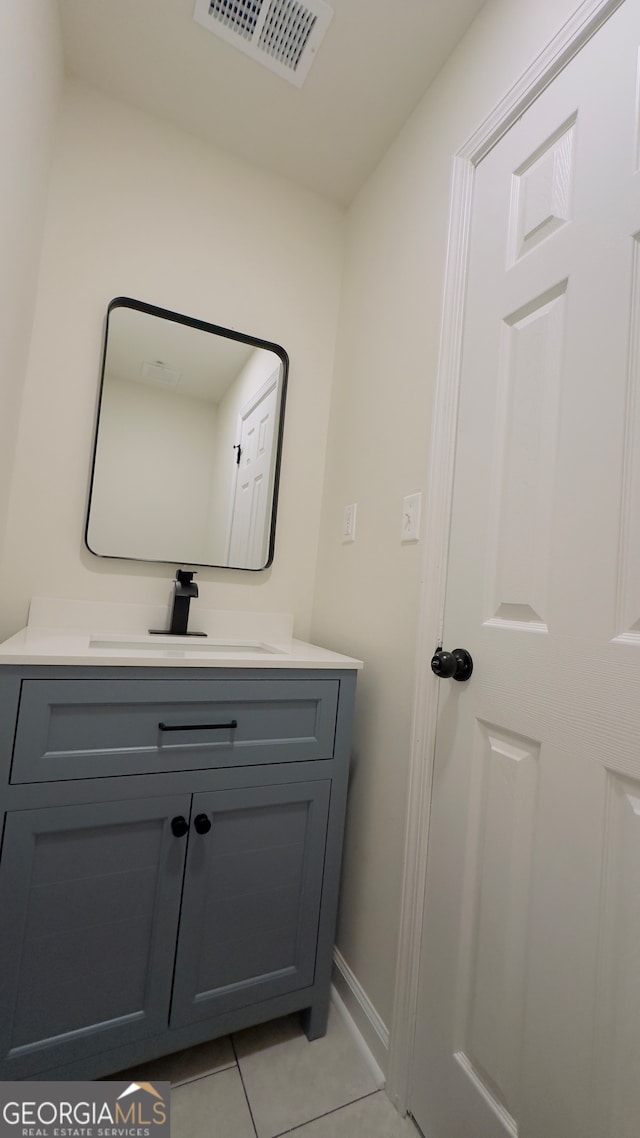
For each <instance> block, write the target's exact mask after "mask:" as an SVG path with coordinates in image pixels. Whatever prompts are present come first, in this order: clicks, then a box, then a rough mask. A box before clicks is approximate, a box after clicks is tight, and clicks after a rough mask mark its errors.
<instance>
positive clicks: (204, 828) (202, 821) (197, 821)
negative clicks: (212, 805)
mask: <svg viewBox="0 0 640 1138" xmlns="http://www.w3.org/2000/svg"><path fill="white" fill-rule="evenodd" d="M193 824H194V826H195V828H196V831H197V833H198V834H208V833H209V830H210V829H211V819H210V818H208V817H207V815H206V814H196V816H195V818H194V819H193Z"/></svg>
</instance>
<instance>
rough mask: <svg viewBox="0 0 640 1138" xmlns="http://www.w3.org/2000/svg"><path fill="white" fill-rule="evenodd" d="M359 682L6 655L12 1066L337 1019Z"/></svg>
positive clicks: (5, 989)
mask: <svg viewBox="0 0 640 1138" xmlns="http://www.w3.org/2000/svg"><path fill="white" fill-rule="evenodd" d="M354 684H355V673H351V672H333V673H329V674H327V673H326V672H323V673H321V672H315V673H309V672H304V671H303V672H300V673H299V674H297V675H296V674H294V673H291V672H288V673H286V675H281V676H279V677H278V678H274V674H273V672H267V670H266V669H265V670H263V671H260V672H259V671H246V672H239V671H234V672H233V673H231V672H225V673H222V674H219V673H218V670H216V674H215V678H214V677H213V676H212V671H211V670H205V669H193V670H191V669H190V670H180V671H178V670H177V669H176V670H173V669H172V670H171V672H170V673H168V672H167V671H166V670H165V669H163V670H162V678H161V679H160V680H159V679H158V670H157V669H153V668H148V669H142V668H138V669H126V670H125V669H121V668H118V669H115V668H112V669H104V668H100V669H98V668H92V669H88V668H84V669H79V668H44V667H39V668H38V667H26V666H25V667H17V666H16V667H13V668H12V667H10V666H4V667H1V668H0V707H1V709H2V714H1V716H0V761H1V762H2V766H3V768H4V778H3V780H2V784H1V785H0V825H1V824H2V823H4V825H3V836H2V847H1V855H0V1079H23V1078H27V1079H28V1078H49V1077H51V1078H54V1079H56V1078H96V1077H99V1076H101V1075H109V1074H113V1073H114V1072H116V1071H118V1070H120V1069H122V1068H123V1067H126V1066H129V1065H131V1064H134V1063H137V1062H142V1061H145V1060H150V1059H153V1058H154V1057H157V1056H159V1055H162V1054H165V1053H167V1052H170V1051H174V1050H179V1049H181V1048H183V1047H187V1046H190V1045H192V1044H194V1043H197V1042H201V1041H203V1040H205V1039H208V1038H213V1037H215V1036H216V1035H221V1034H226V1033H227V1032H229V1031H232V1030H236V1029H239V1028H241V1027H245V1026H249V1025H250V1024H252V1023H257V1022H260V1021H262V1020H265V1019H269V1018H272V1017H275V1016H278V1015H283V1014H287V1013H289V1012H292V1011H298V1010H299V1011H303V1012H304V1013H305V1025H306V1028H307V1032H308V1034H309V1036H310V1038H313V1037H315V1036H317V1035H321V1034H323V1032H324V1030H325V1025H326V1014H327V1009H328V996H329V983H330V974H331V958H332V945H333V933H334V925H335V914H336V906H337V891H338V879H339V865H340V853H341V843H342V827H343V820H344V808H345V796H346V782H347V773H348V759H349V735H350V722H351V711H352V699H353V688H354ZM230 708H231V714H232V716H233V718H234V720H235V721H236V723H237V727H236V728H233V729H228V728H227V727H225V728H223V729H222V730H217V729H216V726H217V721H218V720H220V716H224V717H227V718H223V719H222V720H220V721H221V722H224V723H225V724H226V723H227V722H231V720H230V719H228V716H229V713H230V712H229V709H230ZM92 712H93V714H94V715H95V719H96V730H95V733H94V735H92V732H91V727H90V719H91V713H92ZM170 721H171V722H172V724H175V725H177V726H178V728H179V729H178V731H176V732H175V735H174V734H169V735H168V736H167V735H166V734H163V731H162V730H161V728H160V724H161V723H164V724H166V723H169V722H170ZM76 722H77V731H74V723H76ZM151 723H154V724H155V727H154V729H153V730H151V728H150V724H151ZM212 723H213V724H216V726H214V727H213V728H211V726H210V725H211V724H212ZM260 724H261V725H262V727H261V728H260V727H259V725H260ZM236 731H237V738H234V732H236ZM209 732H210V734H209ZM221 736H222V737H221ZM298 736H299V739H298V744H299V745H298V746H297V745H296V738H297V737H298ZM309 756H313V757H312V758H310V757H309ZM263 757H264V760H265V761H261V759H263ZM110 758H111V760H112V762H113V767H114V770H115V771H116V772H117V773H116V774H114V775H113V777H112V776H111V775H110V774H109V769H110V767H109V760H110ZM126 764H128V766H127V765H126ZM123 770H129V771H130V773H127V774H125V773H123ZM45 772H49V774H50V777H49V780H47V779H46V778H45V777H44V774H45Z"/></svg>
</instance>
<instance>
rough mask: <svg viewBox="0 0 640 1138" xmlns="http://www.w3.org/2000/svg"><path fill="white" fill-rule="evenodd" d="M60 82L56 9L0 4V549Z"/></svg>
mask: <svg viewBox="0 0 640 1138" xmlns="http://www.w3.org/2000/svg"><path fill="white" fill-rule="evenodd" d="M61 83H62V49H61V43H60V31H59V26H58V14H57V7H56V6H55V5H53V4H43V3H42V0H19V3H12V2H9V3H4V4H0V266H1V272H0V550H1V549H2V545H3V541H4V535H5V522H6V515H7V507H8V502H9V491H10V484H11V472H12V466H13V458H14V452H15V442H16V431H17V423H18V415H19V410H20V399H21V396H22V387H23V382H24V374H25V368H26V363H27V354H28V350H29V339H30V335H31V321H32V318H33V307H34V303H35V290H36V278H37V269H38V262H39V259H40V244H41V240H42V227H43V222H44V209H45V198H46V192H47V183H48V174H49V163H50V158H51V148H52V143H53V127H54V123H55V117H56V111H57V104H58V98H59V92H60V86H61ZM17 568H18V570H19V567H17ZM11 603H12V602H11V600H10V598H8V597H6V595H5V598H3V601H2V604H3V605H10V604H11Z"/></svg>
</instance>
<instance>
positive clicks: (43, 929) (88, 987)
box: [0, 795, 190, 1079]
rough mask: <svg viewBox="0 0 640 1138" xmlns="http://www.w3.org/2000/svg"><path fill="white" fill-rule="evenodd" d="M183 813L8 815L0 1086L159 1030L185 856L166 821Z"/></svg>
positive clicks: (183, 807)
mask: <svg viewBox="0 0 640 1138" xmlns="http://www.w3.org/2000/svg"><path fill="white" fill-rule="evenodd" d="M189 805H190V796H189V795H181V796H173V797H163V798H151V799H146V800H144V801H141V802H109V803H105V804H103V805H99V804H96V803H91V804H89V805H82V806H65V807H58V808H50V809H42V810H24V811H16V812H15V813H13V814H9V815H8V816H7V820H6V827H5V836H4V846H3V855H2V871H1V873H0V912H1V913H2V922H1V923H0V1043H1V1054H2V1058H1V1059H0V1072H1V1073H2V1074H1V1076H0V1077H4V1078H9V1079H11V1078H25V1077H27V1078H28V1077H29V1075H30V1074H32V1073H37V1072H40V1071H42V1070H43V1069H46V1066H47V1065H48V1058H49V1055H50V1060H51V1065H52V1066H53V1065H54V1064H55V1063H59V1062H64V1061H72V1060H73V1059H74V1058H78V1057H80V1056H83V1055H86V1053H87V1051H89V1052H91V1051H94V1052H97V1051H101V1050H106V1049H107V1048H112V1047H114V1046H117V1045H118V1044H119V1043H124V1042H127V1043H129V1042H132V1041H134V1040H136V1039H141V1038H144V1037H145V1036H147V1035H151V1034H153V1033H154V1032H157V1031H159V1030H162V1029H163V1028H165V1027H166V1024H167V1014H168V1007H169V1000H170V994H171V980H172V973H173V962H174V954H175V941H176V928H177V922H178V915H179V906H180V894H181V889H182V880H183V873H184V856H185V849H186V838H185V837H182V838H176V837H174V835H173V833H172V831H171V827H170V821H171V818H172V817H173V816H175V815H180V814H182V815H185V816H186V817H188V815H189ZM43 1052H46V1053H47V1057H46V1058H45V1056H44V1055H43Z"/></svg>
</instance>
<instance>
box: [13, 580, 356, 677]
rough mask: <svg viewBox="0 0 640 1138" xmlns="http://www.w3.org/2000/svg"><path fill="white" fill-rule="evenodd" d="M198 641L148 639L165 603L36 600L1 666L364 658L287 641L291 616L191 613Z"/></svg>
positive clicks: (329, 663)
mask: <svg viewBox="0 0 640 1138" xmlns="http://www.w3.org/2000/svg"><path fill="white" fill-rule="evenodd" d="M192 612H193V617H192V619H191V620H190V622H189V626H190V630H191V628H193V630H194V631H201V632H205V633H206V637H205V636H203V637H200V636H189V637H182V636H170V635H168V634H162V635H159V636H156V635H151V634H149V632H148V629H149V628H165V627H166V624H167V609H166V608H164V607H162V606H147V605H122V604H111V603H109V602H99V603H97V604H94V603H93V602H90V601H58V600H56V599H50V598H41V597H39V598H34V599H33V601H32V603H31V609H30V612H29V623H28V625H27V627H26V628H23V629H22V630H21V631H20V632H17V633H16V635H15V636H12V637H11V638H10V639H9V640H5V642H4V643H3V644H0V664H54V665H62V664H84V665H87V664H88V665H91V664H96V665H102V666H104V665H105V664H106V665H112V666H114V667H115V666H125V667H127V666H128V667H133V666H136V667H140V666H145V667H172V668H173V667H179V668H181V667H187V668H256V667H259V668H274V669H277V668H327V669H329V668H339V669H343V668H349V669H359V668H362V666H363V664H362V661H361V660H356V659H353V658H352V657H351V656H343V655H342V654H341V653H339V652H331V651H329V650H328V649H326V648H320V647H319V646H318V645H316V644H307V643H306V642H305V641H303V640H296V639H294V638H293V637H292V635H291V631H292V628H293V618H292V617H291V615H290V614H288V613H244V612H242V613H232V612H227V611H224V610H219V611H218V610H207V609H202V608H201V609H197V608H196V607H195V605H194V606H193V609H192Z"/></svg>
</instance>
